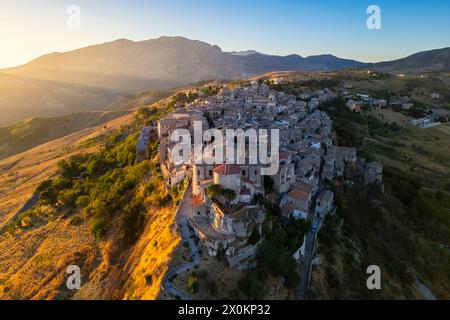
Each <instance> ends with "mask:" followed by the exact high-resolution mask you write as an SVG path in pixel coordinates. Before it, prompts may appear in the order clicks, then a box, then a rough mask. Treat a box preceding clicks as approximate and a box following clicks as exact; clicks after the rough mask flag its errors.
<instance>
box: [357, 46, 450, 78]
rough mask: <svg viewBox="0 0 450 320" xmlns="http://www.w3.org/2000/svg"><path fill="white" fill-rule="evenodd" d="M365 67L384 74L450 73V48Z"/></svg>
mask: <svg viewBox="0 0 450 320" xmlns="http://www.w3.org/2000/svg"><path fill="white" fill-rule="evenodd" d="M364 67H367V68H371V69H374V70H378V71H383V72H397V73H398V72H403V73H421V72H450V47H447V48H443V49H436V50H429V51H423V52H419V53H416V54H413V55H411V56H408V57H406V58H403V59H398V60H393V61H386V62H379V63H369V64H367V65H365V66H364Z"/></svg>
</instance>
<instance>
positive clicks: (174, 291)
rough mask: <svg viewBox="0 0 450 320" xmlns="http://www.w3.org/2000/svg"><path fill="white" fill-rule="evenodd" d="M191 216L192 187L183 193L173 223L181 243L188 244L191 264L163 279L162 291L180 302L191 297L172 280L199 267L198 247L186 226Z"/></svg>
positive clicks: (169, 273) (175, 270)
mask: <svg viewBox="0 0 450 320" xmlns="http://www.w3.org/2000/svg"><path fill="white" fill-rule="evenodd" d="M191 214H192V187H191V185H190V184H189V186H188V187H187V189H186V192H185V193H184V196H183V200H182V201H181V203H180V206H179V207H178V211H177V215H176V218H175V221H176V223H177V225H178V228H179V230H180V233H181V238H182V239H183V241H185V242H187V243H188V244H189V249H190V250H191V254H192V262H189V263H187V264H184V265H182V266H179V267H176V268H174V269H172V270H170V271H169V272H167V273H166V275H165V276H164V279H163V289H164V290H165V291H166V292H167V293H168V294H170V295H171V296H173V297H175V298H179V299H181V300H192V297H191V296H190V295H189V294H188V293H186V292H184V291H183V290H181V289H179V288H177V287H175V286H174V285H173V283H172V282H173V280H174V279H175V278H176V277H177V276H178V275H180V274H182V273H184V272H187V271H189V270H192V269H193V268H195V267H196V266H198V265H200V262H201V260H202V259H201V256H200V254H199V252H198V247H197V245H196V243H195V240H194V239H193V237H192V233H191V230H190V228H189V224H188V218H189V217H190V215H191Z"/></svg>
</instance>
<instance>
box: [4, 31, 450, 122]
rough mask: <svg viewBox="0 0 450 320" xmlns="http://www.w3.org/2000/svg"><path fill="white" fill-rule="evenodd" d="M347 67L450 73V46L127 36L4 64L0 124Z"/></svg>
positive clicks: (101, 108) (102, 108) (388, 70)
mask: <svg viewBox="0 0 450 320" xmlns="http://www.w3.org/2000/svg"><path fill="white" fill-rule="evenodd" d="M342 68H371V69H374V70H380V71H387V72H425V71H433V72H449V71H450V48H445V49H439V50H432V51H426V52H421V53H418V54H415V55H412V56H410V57H407V58H404V59H399V60H394V61H390V62H382V63H375V64H367V63H362V62H359V61H355V60H349V59H342V58H338V57H335V56H333V55H329V54H328V55H316V56H309V57H302V56H300V55H295V54H293V55H288V56H276V55H268V54H263V53H259V52H256V51H253V50H249V51H243V52H224V51H222V50H221V49H220V48H219V47H218V46H216V45H210V44H208V43H205V42H201V41H197V40H189V39H186V38H182V37H161V38H158V39H151V40H145V41H131V40H126V39H119V40H116V41H112V42H108V43H103V44H98V45H93V46H89V47H85V48H81V49H77V50H73V51H69V52H64V53H51V54H47V55H44V56H41V57H39V58H37V59H35V60H33V61H31V62H29V63H27V64H24V65H22V66H19V67H15V68H9V69H3V70H0V112H2V120H1V121H0V126H5V125H11V124H12V123H15V122H17V121H21V120H23V119H24V118H26V117H32V116H33V117H35V116H48V115H51V116H56V115H62V114H67V113H70V112H77V111H91V110H104V109H105V108H106V106H107V105H108V104H110V103H111V102H112V101H114V99H115V98H116V97H117V96H118V95H123V94H124V93H132V94H134V93H137V92H142V91H146V90H161V89H167V88H174V87H178V86H183V85H187V84H190V83H195V82H198V81H203V80H212V79H223V80H225V79H226V80H231V79H240V78H246V77H251V76H255V75H259V74H264V73H267V72H272V71H333V70H338V69H342ZM13 111H14V112H13Z"/></svg>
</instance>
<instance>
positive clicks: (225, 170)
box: [214, 164, 241, 176]
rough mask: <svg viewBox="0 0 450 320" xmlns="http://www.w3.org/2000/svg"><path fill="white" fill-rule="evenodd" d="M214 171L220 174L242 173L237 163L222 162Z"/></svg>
mask: <svg viewBox="0 0 450 320" xmlns="http://www.w3.org/2000/svg"><path fill="white" fill-rule="evenodd" d="M214 172H215V173H217V174H220V175H224V176H227V175H232V174H240V173H241V168H240V167H239V166H238V165H236V164H221V165H218V166H216V167H215V168H214Z"/></svg>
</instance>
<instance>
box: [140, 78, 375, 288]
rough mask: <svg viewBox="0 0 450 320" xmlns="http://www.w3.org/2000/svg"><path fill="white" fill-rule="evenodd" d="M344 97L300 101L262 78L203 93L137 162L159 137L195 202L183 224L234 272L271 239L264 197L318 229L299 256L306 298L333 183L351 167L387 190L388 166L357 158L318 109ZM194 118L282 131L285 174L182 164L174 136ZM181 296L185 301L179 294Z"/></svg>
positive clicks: (156, 128)
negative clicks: (176, 154) (335, 137)
mask: <svg viewBox="0 0 450 320" xmlns="http://www.w3.org/2000/svg"><path fill="white" fill-rule="evenodd" d="M189 94H190V95H192V96H194V95H193V94H192V93H189ZM338 95H339V94H338V93H336V92H333V91H332V90H328V89H325V90H318V91H315V92H308V93H305V94H301V95H299V96H294V95H291V94H286V93H284V92H280V91H276V90H274V89H272V88H271V87H270V84H266V83H264V82H262V81H259V82H258V81H252V82H249V83H243V84H239V85H233V86H231V85H230V86H223V87H222V88H221V89H220V90H219V91H218V93H217V94H210V95H204V94H202V93H201V92H200V93H197V94H195V96H194V99H191V100H193V101H190V102H189V103H187V104H184V105H182V106H178V107H176V108H175V111H174V112H171V113H170V114H168V115H166V116H165V117H164V118H162V119H160V120H159V121H157V123H155V124H154V125H152V126H147V127H144V128H143V129H142V132H141V135H140V138H139V140H138V143H137V151H136V152H137V154H136V159H137V161H142V160H145V159H146V158H147V157H148V155H146V151H145V150H148V146H147V144H148V141H150V139H149V137H150V136H151V135H157V138H158V140H159V160H160V165H161V169H162V172H163V175H164V179H165V183H166V185H167V187H168V188H173V187H177V186H178V185H182V184H183V183H184V182H185V181H189V182H190V185H189V189H190V190H189V196H190V197H189V198H187V199H186V198H185V200H184V201H185V202H186V203H188V205H180V207H183V208H185V209H184V210H180V212H179V213H178V215H181V216H182V218H181V219H178V221H179V224H180V226H179V227H180V228H182V229H184V230H185V231H186V232H185V233H183V234H184V236H185V240H188V239H189V238H190V237H192V235H193V234H195V236H196V237H197V238H198V239H199V245H198V247H197V245H194V246H195V247H193V248H191V249H192V252H193V253H197V252H199V251H200V252H201V253H202V254H206V255H209V256H214V257H215V256H218V255H224V257H225V258H226V261H227V263H228V265H229V267H230V268H236V269H240V270H247V269H248V268H251V267H254V266H255V264H256V261H255V257H256V255H257V252H258V248H259V247H260V246H261V243H262V242H263V241H264V238H263V237H262V234H263V232H262V228H263V224H264V221H265V215H266V213H265V210H264V207H263V206H262V205H261V201H260V200H261V198H264V197H266V198H267V197H268V196H269V195H270V194H272V195H275V196H274V197H272V198H273V199H275V204H276V205H277V206H279V207H280V209H281V215H282V218H283V220H284V221H285V223H286V224H289V223H290V221H295V220H304V221H308V223H309V225H310V228H309V230H308V233H307V234H305V236H304V240H303V243H302V244H301V246H300V247H299V248H298V250H296V251H295V252H293V253H292V254H293V258H294V259H295V260H296V261H297V262H298V263H299V265H300V267H301V268H303V269H302V270H304V271H302V272H301V273H302V286H303V287H304V288H303V289H300V290H299V294H300V295H301V294H305V292H306V290H307V287H308V284H307V283H304V278H305V277H306V278H307V279H308V278H309V275H308V273H309V270H310V268H311V262H312V258H313V256H314V252H313V251H314V242H315V241H316V237H317V233H318V231H319V229H320V228H321V226H322V224H323V221H324V218H325V217H326V216H327V215H330V214H333V213H334V212H335V210H336V206H335V204H334V193H333V191H331V190H330V189H329V187H327V186H328V185H329V184H330V183H331V182H332V181H333V180H334V179H335V178H342V177H343V176H344V171H345V170H346V168H348V167H351V168H356V169H357V170H359V172H360V176H361V178H362V183H363V185H365V186H367V185H369V184H377V185H379V186H381V187H382V185H383V182H382V181H383V180H382V175H383V167H382V165H381V164H379V163H377V162H370V163H366V162H365V160H364V159H362V158H360V157H358V156H357V150H356V148H352V147H347V146H345V147H344V146H336V145H334V143H333V130H332V121H331V119H330V117H329V116H328V115H327V113H326V112H324V111H320V110H318V107H319V106H320V105H321V104H322V103H324V102H327V101H331V100H333V99H335V98H336V97H338ZM194 121H200V122H201V123H202V124H203V127H204V128H215V129H218V130H220V131H222V132H224V131H225V130H226V129H230V128H232V129H243V130H246V129H249V128H255V129H268V130H270V129H278V130H279V132H280V134H279V136H280V150H279V170H278V172H277V173H276V174H275V175H273V176H263V175H261V169H262V167H263V165H261V164H240V165H238V164H234V163H231V164H229V163H224V164H220V165H214V164H213V165H209V164H206V163H202V164H198V163H197V162H195V161H191V163H189V164H178V163H175V162H174V160H173V159H172V150H173V147H174V145H175V144H176V142H175V141H172V139H171V134H172V133H173V132H174V131H175V130H177V129H187V130H189V131H191V132H192V130H193V123H194ZM249 143H251V142H249V141H247V143H246V148H248V145H249ZM206 144H208V142H205V145H206ZM349 183H350V182H349ZM299 232H300V231H299ZM199 260H200V258H199ZM198 264H200V261H198ZM198 264H197V265H198ZM166 286H169V285H168V284H166ZM174 295H175V296H179V297H185V296H184V295H183V294H182V293H180V292H178V293H177V292H176V291H175V292H174Z"/></svg>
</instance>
